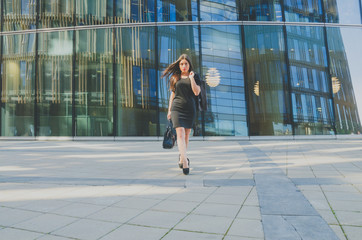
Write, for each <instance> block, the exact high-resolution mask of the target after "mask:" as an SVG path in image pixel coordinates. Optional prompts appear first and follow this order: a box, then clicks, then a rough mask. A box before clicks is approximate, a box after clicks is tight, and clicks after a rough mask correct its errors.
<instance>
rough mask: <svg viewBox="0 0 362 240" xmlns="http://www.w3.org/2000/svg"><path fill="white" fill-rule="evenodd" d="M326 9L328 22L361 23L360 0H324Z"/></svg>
mask: <svg viewBox="0 0 362 240" xmlns="http://www.w3.org/2000/svg"><path fill="white" fill-rule="evenodd" d="M324 9H325V11H326V22H328V23H343V24H350V23H351V24H360V23H361V12H360V3H359V0H348V1H346V0H324Z"/></svg>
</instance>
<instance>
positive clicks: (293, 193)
mask: <svg viewBox="0 0 362 240" xmlns="http://www.w3.org/2000/svg"><path fill="white" fill-rule="evenodd" d="M242 147H243V149H244V151H245V153H246V155H247V157H248V159H249V161H250V167H251V168H252V170H253V174H254V179H255V184H256V189H257V193H258V198H259V203H260V209H261V216H262V223H263V229H264V237H265V239H275V238H283V237H288V238H295V237H297V236H299V238H300V239H303V235H306V234H307V235H308V234H310V231H311V230H310V228H308V230H307V228H306V227H305V226H304V225H305V224H306V221H307V222H308V224H310V223H312V222H315V223H317V224H319V225H318V227H321V228H324V229H325V231H327V232H326V233H325V234H326V235H328V239H337V238H338V237H337V236H336V234H335V233H334V231H333V230H332V229H331V228H330V226H329V225H328V224H327V222H326V221H325V220H324V219H323V218H322V217H321V216H320V214H319V213H318V212H317V211H316V210H315V208H314V207H313V206H312V205H311V204H310V202H309V201H308V199H307V198H306V197H305V196H304V194H303V193H302V192H301V191H300V190H299V191H298V188H297V186H296V185H295V184H294V182H293V181H292V180H291V179H290V178H289V177H288V176H287V175H286V174H285V173H284V172H283V171H282V169H281V168H280V166H279V165H278V164H276V163H274V161H273V159H272V158H270V157H268V156H267V154H266V153H265V152H263V151H262V150H260V149H259V148H258V147H257V146H254V145H253V144H252V143H250V145H249V146H242ZM302 155H303V156H304V158H305V155H304V153H303V154H302ZM252 157H253V158H254V159H253V158H252ZM255 157H257V158H258V159H255ZM260 159H263V160H264V161H263V162H262V163H261V164H260V163H259V162H260ZM260 167H262V168H260ZM314 176H315V175H314ZM266 177H267V180H266V179H265V178H266ZM315 177H316V176H315ZM276 184H278V185H279V186H281V185H284V188H276V189H275V190H277V192H275V191H273V192H270V190H272V189H273V188H270V187H272V186H273V185H276ZM258 190H259V191H261V192H259V191H258ZM265 191H267V192H265ZM270 194H271V195H270ZM281 194H288V196H289V198H291V199H293V200H294V202H292V203H291V202H290V201H291V199H283V200H284V201H288V205H287V206H285V205H283V206H282V205H281V202H278V201H277V200H276V199H275V198H278V197H279V198H280V195H281ZM285 203H286V202H285ZM270 204H271V205H270ZM296 204H298V205H296ZM296 206H298V207H297V208H296ZM263 209H264V210H263ZM273 212H275V215H274V214H272V215H270V213H273ZM293 212H295V213H293ZM306 212H309V213H308V214H307V215H308V216H304V215H305V213H306ZM303 213H304V214H303ZM290 214H292V215H295V216H288V215H290ZM307 219H308V220H307ZM299 221H300V223H299ZM293 222H294V223H295V224H297V226H299V227H297V226H295V225H294V224H293ZM276 224H277V225H278V226H280V227H278V228H277V229H276V228H275V227H276ZM314 226H315V225H314ZM292 229H294V231H293V230H292ZM312 231H317V229H312ZM323 237H325V236H323Z"/></svg>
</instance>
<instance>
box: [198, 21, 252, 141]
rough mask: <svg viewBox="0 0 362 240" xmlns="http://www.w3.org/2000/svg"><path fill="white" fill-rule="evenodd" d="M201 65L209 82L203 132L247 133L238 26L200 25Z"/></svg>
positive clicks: (217, 134) (212, 134) (211, 134)
mask: <svg viewBox="0 0 362 240" xmlns="http://www.w3.org/2000/svg"><path fill="white" fill-rule="evenodd" d="M201 39H202V49H201V50H202V54H203V56H202V68H203V73H204V75H206V77H205V78H206V82H207V84H208V86H209V87H208V88H207V91H208V105H209V107H208V111H207V112H205V135H206V136H247V135H248V129H247V121H246V103H245V89H244V86H245V85H244V73H243V53H242V44H241V27H240V26H202V28H201Z"/></svg>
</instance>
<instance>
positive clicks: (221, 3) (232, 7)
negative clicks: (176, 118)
mask: <svg viewBox="0 0 362 240" xmlns="http://www.w3.org/2000/svg"><path fill="white" fill-rule="evenodd" d="M236 2H237V1H228V0H200V18H201V19H200V20H201V21H237V20H238V15H239V14H238V9H237V4H236Z"/></svg>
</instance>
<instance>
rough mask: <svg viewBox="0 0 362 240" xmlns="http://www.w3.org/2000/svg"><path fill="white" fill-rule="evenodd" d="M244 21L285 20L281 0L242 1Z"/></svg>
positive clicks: (242, 18)
mask: <svg viewBox="0 0 362 240" xmlns="http://www.w3.org/2000/svg"><path fill="white" fill-rule="evenodd" d="M240 5H241V16H242V17H241V20H242V21H279V22H281V21H283V16H282V8H281V5H280V0H247V1H245V0H244V1H240Z"/></svg>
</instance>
